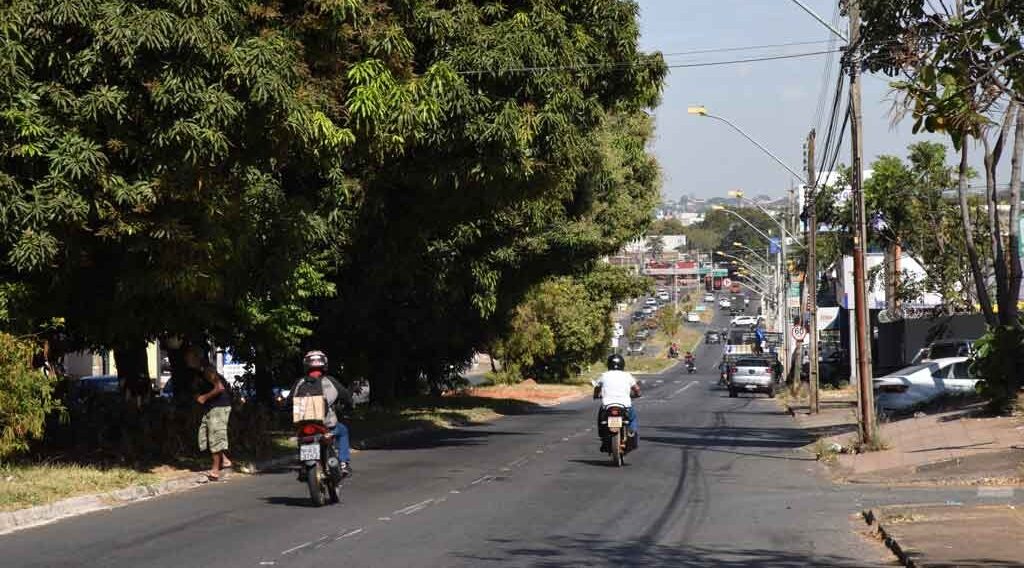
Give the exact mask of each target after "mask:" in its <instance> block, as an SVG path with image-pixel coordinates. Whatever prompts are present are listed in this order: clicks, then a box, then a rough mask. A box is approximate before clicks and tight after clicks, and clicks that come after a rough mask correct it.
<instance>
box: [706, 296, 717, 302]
mask: <svg viewBox="0 0 1024 568" xmlns="http://www.w3.org/2000/svg"><path fill="white" fill-rule="evenodd" d="M704 301H705V302H714V301H715V295H714V294H704Z"/></svg>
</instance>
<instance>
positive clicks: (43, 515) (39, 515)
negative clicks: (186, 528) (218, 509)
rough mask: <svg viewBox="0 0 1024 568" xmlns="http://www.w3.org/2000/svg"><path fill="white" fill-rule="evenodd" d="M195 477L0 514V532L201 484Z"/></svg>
mask: <svg viewBox="0 0 1024 568" xmlns="http://www.w3.org/2000/svg"><path fill="white" fill-rule="evenodd" d="M198 476H199V474H190V475H187V476H185V475H183V476H180V477H176V478H173V479H168V480H167V481H163V482H160V483H154V484H151V485H133V486H131V487H125V488H124V489H117V490H115V491H110V492H107V493H98V494H94V495H81V496H79V497H71V498H69V499H63V500H61V501H56V502H54V503H49V504H46V505H38V506H35V507H29V508H27V509H19V510H17V511H10V512H7V513H0V535H3V534H8V533H12V532H15V531H19V530H21V529H27V528H31V527H37V526H41V525H45V524H49V523H52V522H54V521H58V520H60V519H64V518H67V517H74V516H77V515H84V514H86V513H92V512H95V511H105V510H107V509H114V508H116V507H121V506H123V505H127V504H129V503H133V502H135V501H141V500H143V499H150V498H153V497H158V496H160V495H167V494H170V493H178V492H181V491H185V490H187V489H192V488H194V487H198V486H200V485H205V484H204V483H200V482H199V481H197V477H198Z"/></svg>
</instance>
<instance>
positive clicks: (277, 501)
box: [263, 495, 316, 509]
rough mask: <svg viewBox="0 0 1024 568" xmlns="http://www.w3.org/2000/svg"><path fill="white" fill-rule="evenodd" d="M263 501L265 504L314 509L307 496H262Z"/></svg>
mask: <svg viewBox="0 0 1024 568" xmlns="http://www.w3.org/2000/svg"><path fill="white" fill-rule="evenodd" d="M263 502H264V503H266V504H267V505H285V506H287V507H309V508H311V509H315V508H316V507H314V506H313V502H312V501H310V499H309V496H308V495H307V496H304V497H264V498H263Z"/></svg>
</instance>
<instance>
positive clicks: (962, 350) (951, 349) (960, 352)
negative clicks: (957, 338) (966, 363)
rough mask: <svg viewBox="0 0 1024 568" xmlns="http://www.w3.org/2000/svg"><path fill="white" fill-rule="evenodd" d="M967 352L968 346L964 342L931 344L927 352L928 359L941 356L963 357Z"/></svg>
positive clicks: (940, 357)
mask: <svg viewBox="0 0 1024 568" xmlns="http://www.w3.org/2000/svg"><path fill="white" fill-rule="evenodd" d="M967 354H968V347H967V344H965V343H939V344H937V345H932V347H931V349H930V350H929V352H928V358H929V359H942V358H943V357H964V356H966V355H967Z"/></svg>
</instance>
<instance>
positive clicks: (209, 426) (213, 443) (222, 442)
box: [196, 366, 231, 481]
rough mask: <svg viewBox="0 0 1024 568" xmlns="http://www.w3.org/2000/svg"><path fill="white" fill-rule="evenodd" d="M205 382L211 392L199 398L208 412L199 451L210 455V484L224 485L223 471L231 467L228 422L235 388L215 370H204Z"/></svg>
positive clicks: (208, 478) (206, 368) (200, 437)
mask: <svg viewBox="0 0 1024 568" xmlns="http://www.w3.org/2000/svg"><path fill="white" fill-rule="evenodd" d="M203 380H204V381H205V383H206V384H205V386H207V387H208V390H207V391H206V392H205V393H203V394H201V395H199V396H197V397H196V402H198V403H199V404H201V405H203V407H204V408H205V412H204V413H203V420H202V422H200V424H199V450H200V451H203V452H206V451H208V452H210V471H208V472H206V479H207V480H209V481H220V473H221V468H222V467H230V466H231V462H230V460H228V459H227V456H226V453H227V451H228V420H229V418H230V417H231V388H230V387H229V386H228V382H227V380H226V379H225V378H224V377H223V376H221V374H220V373H218V372H217V370H216V369H215V368H213V367H212V366H207V367H205V368H203Z"/></svg>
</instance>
